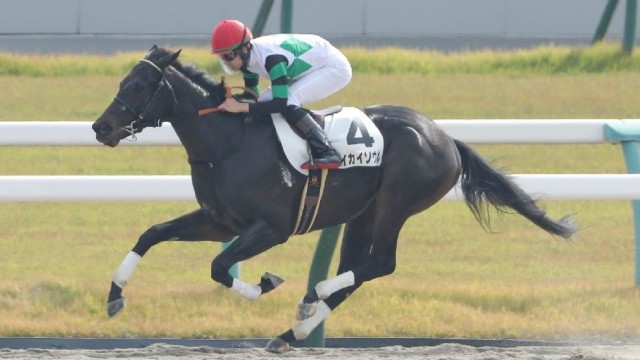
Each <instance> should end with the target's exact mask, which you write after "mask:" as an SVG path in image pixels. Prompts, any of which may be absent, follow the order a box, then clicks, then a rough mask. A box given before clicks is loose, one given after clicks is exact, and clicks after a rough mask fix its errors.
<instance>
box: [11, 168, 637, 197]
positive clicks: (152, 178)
mask: <svg viewBox="0 0 640 360" xmlns="http://www.w3.org/2000/svg"><path fill="white" fill-rule="evenodd" d="M511 177H512V178H513V179H514V180H515V181H516V183H518V184H519V185H520V186H521V187H522V188H523V189H524V190H525V191H526V192H527V193H529V194H531V195H533V196H534V197H538V198H543V199H550V200H551V199H554V200H571V199H584V200H627V199H634V200H640V186H638V184H640V175H637V174H632V175H628V174H527V175H511ZM461 194H462V193H461V190H460V189H459V188H458V187H456V188H454V189H453V190H451V191H450V192H449V193H448V194H447V196H446V197H445V199H447V200H460V199H461ZM171 200H179V201H194V200H195V194H194V192H193V188H192V186H191V178H190V177H189V176H188V175H166V176H165V175H137V176H124V175H115V176H86V175H81V176H68V175H55V176H54V175H46V176H24V175H9V176H0V201H20V202H39V201H171Z"/></svg>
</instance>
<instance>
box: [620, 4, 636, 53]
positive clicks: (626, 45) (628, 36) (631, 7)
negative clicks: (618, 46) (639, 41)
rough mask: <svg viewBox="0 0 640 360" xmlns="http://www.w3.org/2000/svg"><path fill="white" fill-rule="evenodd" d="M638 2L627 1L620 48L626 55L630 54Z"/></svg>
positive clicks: (634, 32) (633, 40)
mask: <svg viewBox="0 0 640 360" xmlns="http://www.w3.org/2000/svg"><path fill="white" fill-rule="evenodd" d="M637 8H638V0H627V9H626V11H625V16H624V38H623V39H622V48H623V50H624V52H625V53H626V54H631V52H632V51H633V44H634V42H635V35H636V12H637V10H636V9H637Z"/></svg>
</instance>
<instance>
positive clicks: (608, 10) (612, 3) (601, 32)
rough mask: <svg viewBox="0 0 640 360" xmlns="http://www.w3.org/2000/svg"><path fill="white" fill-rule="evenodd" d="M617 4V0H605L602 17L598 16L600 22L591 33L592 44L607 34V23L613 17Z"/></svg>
mask: <svg viewBox="0 0 640 360" xmlns="http://www.w3.org/2000/svg"><path fill="white" fill-rule="evenodd" d="M617 6H618V0H609V1H607V5H606V6H605V7H604V11H603V12H602V17H601V18H600V22H599V23H598V27H597V28H596V33H595V34H594V35H593V40H592V41H591V43H592V44H595V43H597V42H598V41H602V39H604V36H605V35H606V34H607V29H608V28H609V23H611V18H612V17H613V13H614V12H615V11H616V7H617Z"/></svg>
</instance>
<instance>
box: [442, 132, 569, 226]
mask: <svg viewBox="0 0 640 360" xmlns="http://www.w3.org/2000/svg"><path fill="white" fill-rule="evenodd" d="M454 142H455V144H456V147H457V148H458V152H459V153H460V157H461V159H462V175H461V179H460V185H461V188H462V192H463V194H464V200H465V202H466V203H467V206H469V209H471V212H472V213H473V216H475V218H476V219H477V220H478V222H480V224H481V225H482V226H483V227H484V228H485V229H488V228H489V227H490V223H489V215H488V213H487V205H489V204H490V205H492V206H493V207H494V208H495V209H496V210H498V211H500V212H505V208H511V209H513V210H515V211H517V212H518V213H519V214H520V215H522V216H524V217H526V218H527V219H529V220H530V221H531V222H532V223H534V224H536V225H538V226H539V227H540V228H542V229H544V230H545V231H547V232H548V233H550V234H553V235H559V236H562V237H563V238H569V237H571V235H573V234H574V233H575V232H576V231H577V227H576V225H575V223H574V222H573V219H572V218H571V217H570V216H565V217H563V218H561V219H560V220H558V221H554V220H553V219H551V218H549V217H548V216H547V214H546V213H545V212H544V210H542V209H541V208H540V207H538V205H537V204H536V201H535V200H534V199H532V198H531V197H530V196H529V195H528V194H527V193H526V192H525V191H524V190H522V189H521V188H520V187H519V186H518V185H516V184H515V183H514V182H513V181H511V179H509V178H508V177H507V176H506V175H505V174H503V173H502V172H500V171H499V170H498V169H496V168H494V167H493V166H491V165H490V164H489V163H487V162H486V161H485V160H483V159H482V157H480V155H478V154H477V153H476V152H475V151H474V150H473V149H471V148H470V147H469V146H467V145H466V144H465V143H463V142H461V141H459V140H454Z"/></svg>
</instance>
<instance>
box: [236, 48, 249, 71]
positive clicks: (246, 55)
mask: <svg viewBox="0 0 640 360" xmlns="http://www.w3.org/2000/svg"><path fill="white" fill-rule="evenodd" d="M251 46H252V45H251V43H250V42H247V43H246V44H244V45H242V46H240V48H239V49H238V50H239V51H238V56H240V59H241V60H242V69H246V68H247V66H248V65H249V58H250V57H251ZM243 48H245V49H247V51H246V52H244V51H242V49H243Z"/></svg>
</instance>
